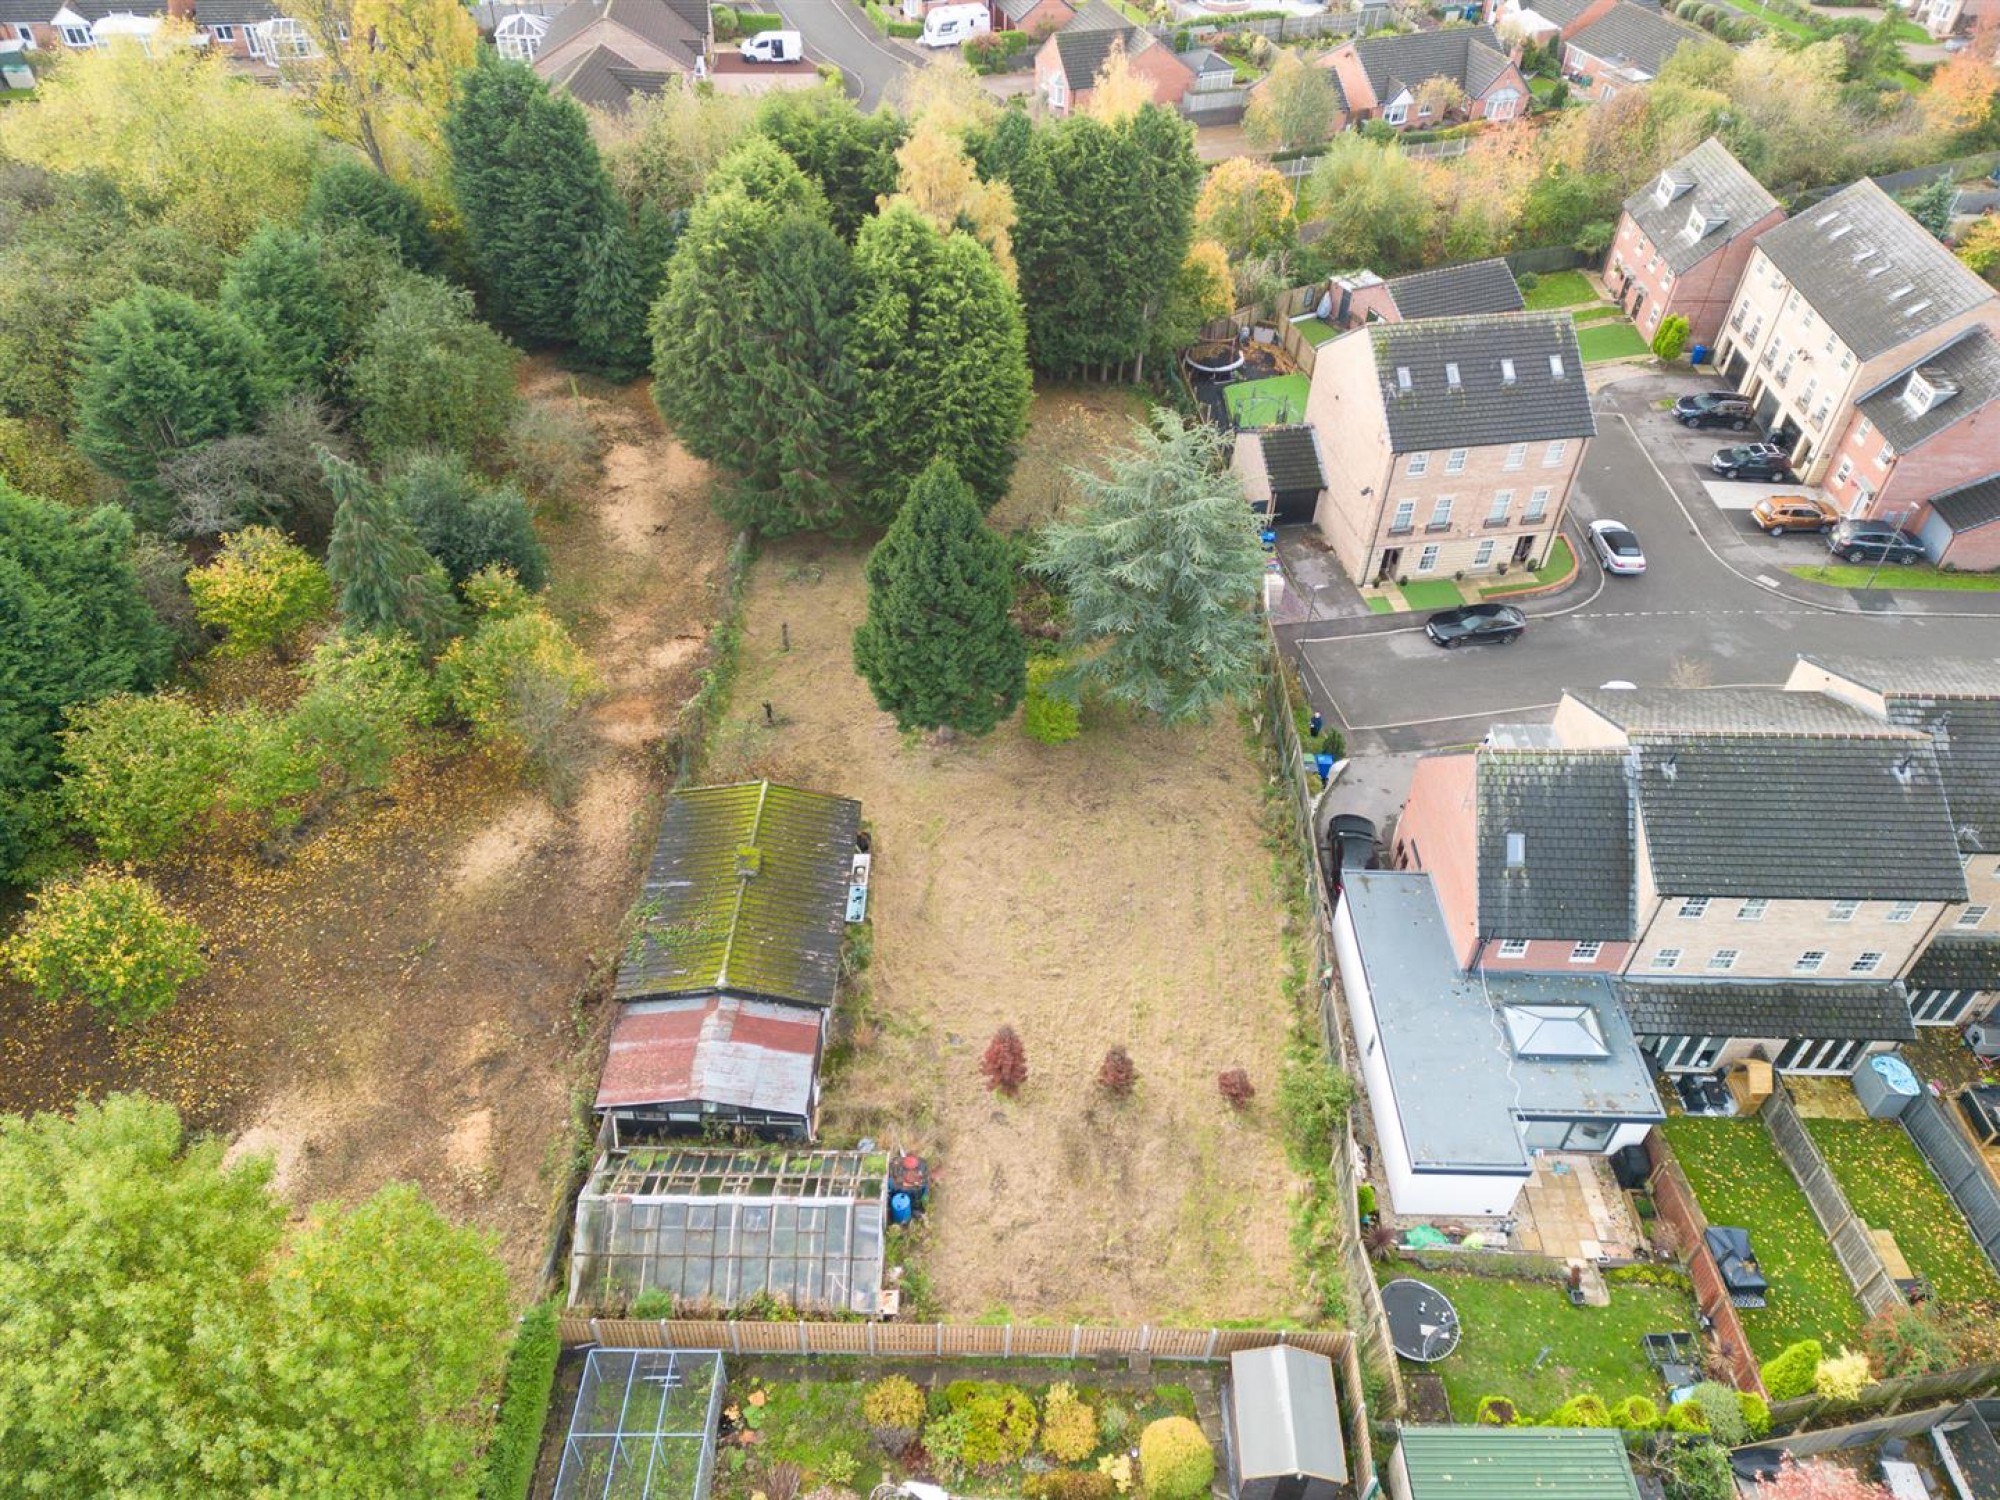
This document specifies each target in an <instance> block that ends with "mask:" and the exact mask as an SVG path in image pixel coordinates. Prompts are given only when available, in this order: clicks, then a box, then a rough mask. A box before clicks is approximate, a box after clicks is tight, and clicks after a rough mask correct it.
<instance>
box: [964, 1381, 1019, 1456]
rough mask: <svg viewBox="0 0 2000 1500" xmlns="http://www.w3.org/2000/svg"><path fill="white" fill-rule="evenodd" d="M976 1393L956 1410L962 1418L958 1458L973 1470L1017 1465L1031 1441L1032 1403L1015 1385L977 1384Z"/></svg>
mask: <svg viewBox="0 0 2000 1500" xmlns="http://www.w3.org/2000/svg"><path fill="white" fill-rule="evenodd" d="M980 1385H981V1387H982V1388H981V1389H980V1390H979V1391H978V1393H977V1394H975V1395H974V1396H972V1398H971V1399H970V1400H968V1401H966V1402H965V1404H964V1405H963V1406H960V1407H958V1408H957V1409H958V1410H960V1411H962V1412H964V1414H965V1418H966V1427H965V1443H964V1446H963V1447H962V1448H961V1449H960V1455H961V1457H963V1459H964V1460H965V1462H966V1463H967V1464H968V1465H969V1466H971V1467H972V1468H975V1469H983V1470H991V1469H998V1468H1001V1467H1003V1466H1004V1465H1007V1464H1011V1463H1017V1462H1019V1461H1020V1460H1021V1459H1022V1458H1024V1457H1025V1456H1026V1455H1027V1452H1028V1449H1029V1447H1030V1446H1032V1445H1033V1443H1034V1441H1035V1427H1036V1425H1037V1424H1036V1421H1035V1403H1034V1400H1033V1399H1032V1398H1031V1397H1030V1396H1029V1395H1028V1393H1027V1392H1026V1391H1024V1390H1022V1389H1021V1388H1020V1387H1019V1386H1013V1385H999V1384H995V1383H991V1382H984V1381H982V1382H980Z"/></svg>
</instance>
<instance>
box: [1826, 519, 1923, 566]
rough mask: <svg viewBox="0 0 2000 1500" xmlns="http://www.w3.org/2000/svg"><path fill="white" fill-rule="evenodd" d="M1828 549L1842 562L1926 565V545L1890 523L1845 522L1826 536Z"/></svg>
mask: <svg viewBox="0 0 2000 1500" xmlns="http://www.w3.org/2000/svg"><path fill="white" fill-rule="evenodd" d="M1826 550H1827V551H1829V552H1831V553H1832V554H1833V555H1834V556H1835V557H1837V558H1839V559H1840V560H1841V561H1842V562H1851V563H1858V562H1874V561H1875V560H1876V559H1878V558H1879V559H1881V560H1882V561H1883V562H1892V563H1913V562H1922V561H1923V560H1924V558H1925V557H1926V556H1928V555H1929V554H1927V553H1926V552H1925V551H1924V544H1923V543H1922V542H1920V541H1918V540H1917V539H1916V538H1915V537H1913V536H1911V535H1910V534H1909V532H1907V531H1905V530H1903V529H1902V527H1900V526H1892V525H1890V524H1889V523H1888V522H1887V521H1842V522H1841V523H1840V524H1839V525H1838V526H1836V527H1834V528H1833V530H1831V531H1829V532H1828V533H1827V534H1826Z"/></svg>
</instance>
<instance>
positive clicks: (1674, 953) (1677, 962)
mask: <svg viewBox="0 0 2000 1500" xmlns="http://www.w3.org/2000/svg"><path fill="white" fill-rule="evenodd" d="M1680 966H1681V950H1680V949H1678V948H1662V949H1661V950H1660V951H1659V952H1658V953H1655V954H1654V955H1653V967H1654V968H1656V969H1662V970H1665V969H1678V968H1679V967H1680Z"/></svg>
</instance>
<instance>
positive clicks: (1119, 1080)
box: [1097, 1047, 1139, 1099]
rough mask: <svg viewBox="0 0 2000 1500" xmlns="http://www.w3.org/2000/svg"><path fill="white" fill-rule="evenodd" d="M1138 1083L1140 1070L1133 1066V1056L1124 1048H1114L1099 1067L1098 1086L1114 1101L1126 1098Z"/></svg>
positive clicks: (1106, 1054)
mask: <svg viewBox="0 0 2000 1500" xmlns="http://www.w3.org/2000/svg"><path fill="white" fill-rule="evenodd" d="M1138 1081H1139V1070H1138V1069H1137V1068H1135V1067H1133V1066H1132V1057H1131V1054H1130V1053H1128V1052H1126V1050H1125V1049H1124V1048H1123V1047H1113V1048H1112V1049H1111V1050H1110V1051H1109V1052H1107V1053H1105V1054H1104V1061H1103V1062H1101V1063H1099V1064H1098V1065H1097V1086H1098V1087H1099V1088H1101V1089H1103V1090H1104V1092H1105V1093H1107V1094H1109V1095H1110V1096H1111V1097H1112V1098H1114V1099H1123V1098H1126V1097H1127V1096H1128V1095H1130V1094H1131V1092H1132V1085H1134V1084H1135V1083H1137V1082H1138Z"/></svg>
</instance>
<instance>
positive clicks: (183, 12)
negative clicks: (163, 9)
mask: <svg viewBox="0 0 2000 1500" xmlns="http://www.w3.org/2000/svg"><path fill="white" fill-rule="evenodd" d="M167 15H168V17H169V18H170V19H172V20H175V21H185V22H187V24H188V25H190V26H192V25H194V0H167Z"/></svg>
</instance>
